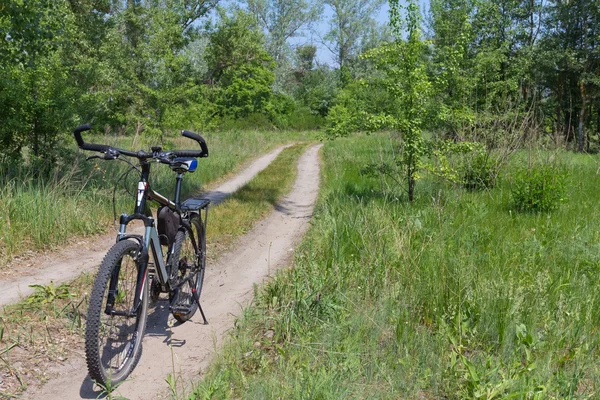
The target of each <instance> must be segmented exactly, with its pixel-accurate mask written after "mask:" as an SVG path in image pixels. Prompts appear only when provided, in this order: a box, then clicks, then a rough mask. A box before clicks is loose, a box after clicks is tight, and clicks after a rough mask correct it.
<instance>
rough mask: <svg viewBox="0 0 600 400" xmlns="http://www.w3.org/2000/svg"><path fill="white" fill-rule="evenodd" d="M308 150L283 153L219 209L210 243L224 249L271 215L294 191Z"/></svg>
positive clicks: (212, 222)
mask: <svg viewBox="0 0 600 400" xmlns="http://www.w3.org/2000/svg"><path fill="white" fill-rule="evenodd" d="M305 150H306V145H305V144H301V145H294V146H292V147H290V148H287V149H284V150H283V151H282V152H281V154H280V155H279V156H278V157H277V158H276V159H275V161H273V163H271V165H269V167H268V168H267V169H265V170H263V171H262V172H260V173H259V174H258V175H257V176H256V177H255V178H254V179H253V180H252V181H250V182H249V183H248V184H247V185H245V186H244V187H243V188H241V189H240V190H238V191H237V192H235V193H234V194H233V195H232V196H231V197H230V198H228V199H227V200H226V201H225V202H224V204H223V205H222V206H219V207H218V208H216V209H215V211H214V212H213V213H212V215H210V216H209V218H210V226H209V229H208V232H207V240H208V242H209V243H213V244H218V246H219V247H221V248H222V247H225V246H227V245H229V244H230V243H231V241H232V240H233V239H234V238H235V237H237V236H239V235H242V234H244V233H246V232H247V231H248V230H249V229H250V228H251V227H252V225H253V223H254V222H256V221H258V220H260V219H261V218H262V217H263V216H265V215H266V213H268V212H270V211H271V210H272V207H273V206H274V205H275V203H276V202H277V201H278V200H279V199H281V198H282V197H283V196H284V195H285V194H287V193H288V192H289V191H290V190H291V187H292V185H293V183H294V181H295V179H296V175H297V170H296V168H295V165H296V164H297V162H298V159H299V158H300V156H301V155H302V153H304V151H305Z"/></svg>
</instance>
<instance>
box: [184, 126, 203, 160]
mask: <svg viewBox="0 0 600 400" xmlns="http://www.w3.org/2000/svg"><path fill="white" fill-rule="evenodd" d="M181 134H182V135H183V136H184V137H186V138H189V139H193V140H195V141H196V142H198V144H199V145H200V148H201V149H202V152H201V153H200V155H197V156H192V155H181V156H182V157H208V146H207V145H206V141H205V140H204V139H203V138H202V136H200V135H198V134H197V133H194V132H190V131H186V130H183V131H181Z"/></svg>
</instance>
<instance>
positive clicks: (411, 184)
mask: <svg viewBox="0 0 600 400" xmlns="http://www.w3.org/2000/svg"><path fill="white" fill-rule="evenodd" d="M407 175H408V201H410V202H411V203H412V202H413V200H414V199H415V172H414V171H413V169H412V167H411V166H409V167H408V170H407Z"/></svg>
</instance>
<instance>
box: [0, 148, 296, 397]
mask: <svg viewBox="0 0 600 400" xmlns="http://www.w3.org/2000/svg"><path fill="white" fill-rule="evenodd" d="M306 146H307V145H306V144H305V143H304V144H297V145H294V146H292V147H290V148H287V149H285V150H283V151H282V152H281V154H280V155H279V156H278V157H277V158H276V159H275V161H273V163H272V164H271V165H269V166H268V167H267V168H266V169H265V170H263V171H262V172H261V173H259V174H258V175H257V176H256V177H255V178H254V179H253V180H252V181H250V182H249V183H248V184H247V185H246V186H244V187H243V188H242V189H240V190H239V191H238V192H236V193H235V194H234V195H233V196H232V197H230V198H229V199H227V200H226V201H224V202H223V203H222V204H220V205H218V206H216V207H212V208H211V211H210V216H209V224H208V238H207V246H208V253H209V256H212V255H214V254H215V253H216V252H217V251H218V249H219V248H223V247H227V246H228V245H229V244H230V242H231V241H232V240H233V239H234V238H235V237H236V236H239V235H240V234H242V233H244V231H245V230H247V229H249V228H250V227H251V226H252V224H253V223H254V222H256V220H258V219H259V218H260V217H261V216H263V215H264V214H266V213H268V212H270V211H272V210H273V203H274V202H275V201H277V200H278V199H280V198H281V197H283V196H284V195H285V194H287V193H288V192H289V191H290V189H291V187H292V184H293V183H294V181H295V178H296V172H297V169H296V165H297V161H298V159H299V157H300V156H301V155H302V154H303V152H304V150H305V149H306ZM232 216H235V218H234V219H233V220H234V222H232ZM234 225H235V226H234ZM106 250H107V251H108V249H106ZM93 281H94V274H90V273H85V274H82V275H81V276H80V277H79V278H77V279H75V280H74V281H72V282H69V283H66V284H63V285H54V284H53V283H49V284H45V285H39V286H38V287H37V289H36V293H35V294H34V295H33V296H31V297H29V298H27V299H25V300H24V301H22V302H20V303H18V304H15V305H11V306H6V307H5V308H4V311H3V312H2V313H0V361H2V362H0V376H1V377H2V382H1V383H0V399H1V398H12V397H14V396H15V395H16V394H17V393H19V392H21V391H22V390H24V389H25V388H26V387H27V386H28V385H30V384H38V383H40V382H44V380H46V379H47V375H46V373H47V371H46V368H47V367H50V366H52V365H54V364H56V363H57V361H63V360H64V359H67V358H69V357H71V356H72V354H76V355H82V354H83V332H84V330H85V315H86V312H87V305H88V301H89V298H88V293H89V292H90V289H91V286H92V284H93Z"/></svg>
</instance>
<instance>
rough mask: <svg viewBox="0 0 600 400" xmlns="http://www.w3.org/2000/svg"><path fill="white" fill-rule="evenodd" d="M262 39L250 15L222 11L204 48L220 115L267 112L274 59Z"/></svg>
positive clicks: (236, 115) (242, 115) (246, 114)
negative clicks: (229, 15)
mask: <svg viewBox="0 0 600 400" xmlns="http://www.w3.org/2000/svg"><path fill="white" fill-rule="evenodd" d="M264 42H265V39H264V35H263V33H262V32H261V31H260V30H259V29H258V27H257V24H256V20H255V19H254V18H253V17H252V16H251V15H250V14H247V13H245V12H243V11H238V12H237V13H236V14H235V15H234V16H233V17H228V16H227V15H225V14H224V13H222V15H221V22H220V24H219V26H218V27H217V29H216V30H215V31H214V32H213V33H212V34H211V35H210V37H209V44H208V47H207V62H208V67H209V74H210V77H211V80H212V81H213V82H214V83H215V84H216V85H217V87H218V91H217V95H216V102H217V104H218V106H219V114H221V115H233V116H235V117H238V118H239V117H244V116H248V115H250V114H252V113H259V112H266V111H268V109H269V106H270V100H271V95H272V90H271V85H272V84H273V81H274V79H275V77H274V74H273V68H274V61H273V58H272V57H271V56H270V55H269V53H268V52H267V51H266V49H265V46H264Z"/></svg>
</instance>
